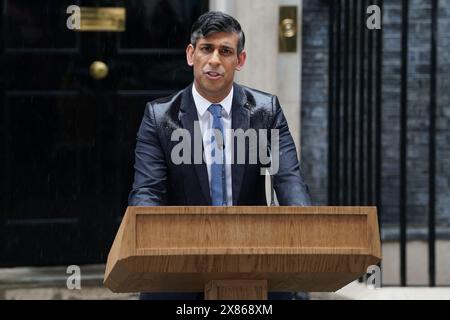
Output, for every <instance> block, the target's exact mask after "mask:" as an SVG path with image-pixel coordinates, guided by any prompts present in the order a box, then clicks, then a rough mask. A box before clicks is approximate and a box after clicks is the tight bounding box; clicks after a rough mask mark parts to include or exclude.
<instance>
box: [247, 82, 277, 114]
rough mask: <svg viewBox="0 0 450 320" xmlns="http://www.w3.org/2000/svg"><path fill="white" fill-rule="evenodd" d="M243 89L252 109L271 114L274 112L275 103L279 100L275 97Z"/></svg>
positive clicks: (266, 93)
mask: <svg viewBox="0 0 450 320" xmlns="http://www.w3.org/2000/svg"><path fill="white" fill-rule="evenodd" d="M241 88H242V90H243V92H244V93H245V96H246V98H247V102H248V103H249V106H250V109H255V110H254V111H256V110H261V111H263V110H264V111H265V112H270V113H271V112H273V111H274V109H273V108H274V102H275V100H276V99H277V97H276V96H275V95H273V94H271V93H268V92H264V91H261V90H257V89H254V88H250V87H246V86H241Z"/></svg>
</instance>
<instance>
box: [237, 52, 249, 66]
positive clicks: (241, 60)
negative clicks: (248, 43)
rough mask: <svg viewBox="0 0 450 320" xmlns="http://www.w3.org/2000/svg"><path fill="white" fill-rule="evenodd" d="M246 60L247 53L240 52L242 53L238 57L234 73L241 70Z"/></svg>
mask: <svg viewBox="0 0 450 320" xmlns="http://www.w3.org/2000/svg"><path fill="white" fill-rule="evenodd" d="M246 60H247V52H246V51H245V50H242V52H241V53H240V54H239V55H238V65H237V66H236V71H241V70H242V68H243V67H244V65H245V61H246Z"/></svg>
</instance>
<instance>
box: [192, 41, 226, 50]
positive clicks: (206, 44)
mask: <svg viewBox="0 0 450 320" xmlns="http://www.w3.org/2000/svg"><path fill="white" fill-rule="evenodd" d="M200 45H201V46H208V47H214V44H213V43H209V42H204V43H202V44H200ZM219 48H227V49H232V50H234V49H233V45H232V44H231V43H229V42H225V43H224V44H220V45H219Z"/></svg>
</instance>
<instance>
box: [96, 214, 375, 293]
mask: <svg viewBox="0 0 450 320" xmlns="http://www.w3.org/2000/svg"><path fill="white" fill-rule="evenodd" d="M380 259H381V247H380V238H379V230H378V222H377V213H376V208H375V207H129V208H128V209H127V211H126V213H125V216H124V218H123V221H122V224H121V226H120V228H119V231H118V233H117V235H116V238H115V240H114V243H113V246H112V248H111V251H110V253H109V256H108V262H107V267H106V272H105V280H104V283H105V285H106V286H107V287H109V288H110V289H111V290H112V291H114V292H140V291H141V292H142V291H150V292H152V291H153V292H164V291H166V292H183V291H187V292H192V291H203V290H204V288H205V285H206V284H207V283H208V282H209V281H214V280H267V285H268V290H269V291H335V290H338V289H340V288H341V287H343V286H344V285H346V284H348V283H350V282H351V281H353V280H354V279H357V278H358V277H360V276H361V275H363V274H365V272H366V270H367V267H368V266H370V265H374V264H377V263H378V262H379V261H380Z"/></svg>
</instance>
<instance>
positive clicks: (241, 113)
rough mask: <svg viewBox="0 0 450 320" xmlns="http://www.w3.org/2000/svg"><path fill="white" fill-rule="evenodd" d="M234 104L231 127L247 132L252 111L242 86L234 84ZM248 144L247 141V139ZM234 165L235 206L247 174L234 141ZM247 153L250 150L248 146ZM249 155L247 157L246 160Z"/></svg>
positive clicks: (232, 174)
mask: <svg viewBox="0 0 450 320" xmlns="http://www.w3.org/2000/svg"><path fill="white" fill-rule="evenodd" d="M233 90H234V93H233V103H232V107H231V110H232V112H231V127H232V129H233V131H235V130H236V129H242V130H244V131H247V129H248V128H249V127H250V110H249V109H248V108H247V106H246V104H247V97H246V96H245V93H244V90H243V89H242V87H241V86H239V85H237V84H234V89H233ZM246 143H248V142H247V139H246ZM232 144H233V164H232V165H231V177H232V181H233V187H232V188H233V205H237V203H238V200H239V194H240V192H241V186H242V179H243V177H244V173H245V164H237V153H236V143H235V142H234V141H233V142H232ZM245 150H246V152H248V150H249V148H248V146H246V148H245ZM247 157H248V155H246V158H247Z"/></svg>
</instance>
